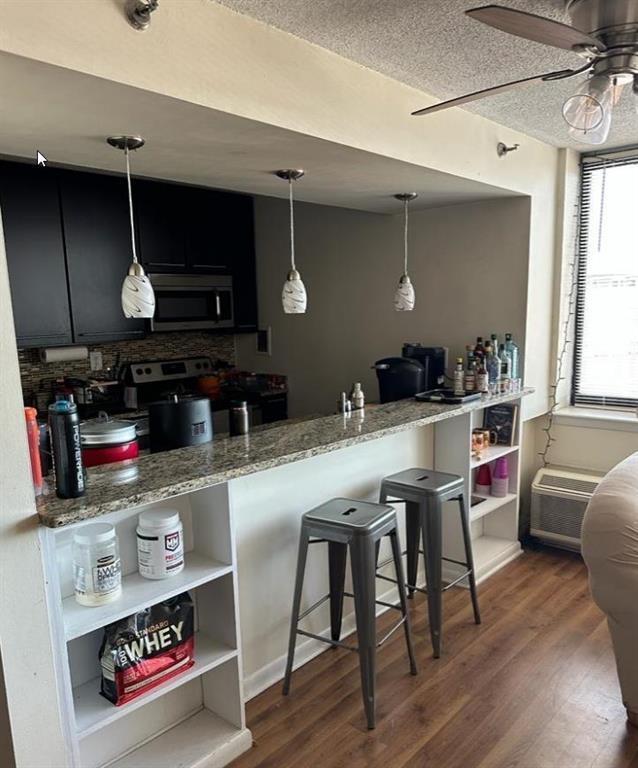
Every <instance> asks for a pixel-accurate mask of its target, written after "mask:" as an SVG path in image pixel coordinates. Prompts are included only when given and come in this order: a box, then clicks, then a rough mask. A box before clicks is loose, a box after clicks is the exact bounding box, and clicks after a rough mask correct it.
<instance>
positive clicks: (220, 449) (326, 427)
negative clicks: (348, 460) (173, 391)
mask: <svg viewBox="0 0 638 768" xmlns="http://www.w3.org/2000/svg"><path fill="white" fill-rule="evenodd" d="M532 391H533V390H531V389H526V390H525V391H524V392H523V393H516V394H507V395H500V396H495V397H490V398H488V399H482V400H475V401H472V402H470V403H467V404H465V405H445V404H439V403H421V402H417V401H415V400H400V401H398V402H394V403H386V404H384V405H369V406H367V407H366V408H365V409H364V410H362V411H354V412H353V413H352V414H348V415H346V416H343V415H334V416H323V417H317V418H313V419H310V420H292V421H290V422H282V423H280V424H279V423H275V424H273V425H270V426H269V428H267V429H264V428H261V429H257V430H256V431H255V432H253V433H251V434H249V435H246V436H240V437H223V438H221V439H219V438H216V439H214V440H213V442H212V443H208V444H206V445H202V446H194V447H190V448H182V449H178V450H174V451H168V452H166V453H158V454H152V455H147V456H142V457H140V458H138V459H129V460H127V461H123V462H119V463H117V464H109V465H105V466H102V467H96V468H92V469H89V470H88V473H87V474H88V477H87V492H86V495H85V496H82V497H80V498H77V499H59V498H57V496H56V495H55V491H54V490H53V489H52V488H51V489H49V490H48V491H46V492H45V493H44V494H42V495H41V496H39V497H38V499H37V509H38V516H39V518H40V522H41V523H42V524H43V525H46V526H48V527H50V528H57V527H60V526H64V525H69V524H72V523H77V522H80V521H82V520H88V519H90V518H94V517H98V516H100V515H104V514H107V513H109V512H115V511H118V510H123V509H128V508H130V507H137V506H140V505H143V504H150V503H153V502H157V501H161V500H164V499H168V498H171V497H173V496H177V495H180V494H184V493H189V492H191V491H196V490H199V489H201V488H206V487H208V486H211V485H216V484H218V483H224V482H227V481H229V480H231V479H233V478H238V477H242V476H244V475H249V474H252V473H255V472H261V471H263V470H268V469H272V468H274V467H279V466H282V465H285V464H290V463H291V462H296V461H301V460H303V459H309V458H312V457H313V456H320V455H322V454H325V453H329V452H331V451H336V450H339V449H341V448H347V447H350V446H354V445H357V444H360V443H365V442H368V441H370V440H377V439H379V438H382V437H386V436H389V435H392V434H396V433H399V432H404V431H406V430H409V429H414V428H416V427H423V426H427V425H430V424H435V423H437V422H440V421H443V420H446V419H453V418H456V417H458V416H461V415H463V414H467V413H471V412H475V411H478V410H481V409H484V408H485V407H486V406H488V405H495V404H499V403H506V402H512V401H515V400H518V399H520V398H521V396H522V395H525V394H529V393H531V392H532Z"/></svg>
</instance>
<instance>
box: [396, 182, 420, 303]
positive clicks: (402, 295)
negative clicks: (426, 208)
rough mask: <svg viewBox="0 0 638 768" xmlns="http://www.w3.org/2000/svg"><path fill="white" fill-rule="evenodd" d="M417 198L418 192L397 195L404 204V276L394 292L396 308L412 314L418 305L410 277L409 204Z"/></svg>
mask: <svg viewBox="0 0 638 768" xmlns="http://www.w3.org/2000/svg"><path fill="white" fill-rule="evenodd" d="M416 196H417V195H416V192H404V193H403V194H400V195H395V197H396V199H397V200H401V201H402V202H403V274H402V275H401V277H400V278H399V284H398V285H397V288H396V291H395V292H394V308H395V309H396V311H397V312H411V311H412V310H413V309H414V305H415V303H416V295H415V293H414V286H413V285H412V281H411V280H410V276H409V275H408V203H409V202H410V200H414V198H415V197H416Z"/></svg>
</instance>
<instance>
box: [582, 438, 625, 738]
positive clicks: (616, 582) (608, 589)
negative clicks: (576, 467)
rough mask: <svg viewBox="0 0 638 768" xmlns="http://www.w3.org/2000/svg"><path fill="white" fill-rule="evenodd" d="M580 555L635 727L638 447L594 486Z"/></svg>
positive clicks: (584, 526)
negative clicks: (604, 620) (602, 616)
mask: <svg viewBox="0 0 638 768" xmlns="http://www.w3.org/2000/svg"><path fill="white" fill-rule="evenodd" d="M583 557H584V558H585V562H586V563H587V568H588V569H589V583H590V588H591V593H592V596H593V598H594V600H595V602H596V604H597V605H598V606H599V607H600V608H601V609H602V610H603V611H604V612H605V614H606V615H607V624H608V626H609V631H610V634H611V639H612V643H613V646H614V653H615V656H616V667H617V669H618V678H619V680H620V688H621V691H622V697H623V703H624V705H625V707H626V708H627V719H628V720H629V722H630V723H632V724H633V725H635V726H637V727H638V453H634V454H633V455H632V456H630V457H629V458H627V459H625V460H624V461H623V462H621V463H620V464H618V466H616V467H614V469H612V470H611V472H609V474H608V475H607V476H606V477H605V479H604V480H603V481H602V482H601V483H600V485H599V486H598V488H597V489H596V492H595V493H594V496H593V498H592V500H591V501H590V503H589V506H588V507H587V512H586V513H585V519H584V521H583Z"/></svg>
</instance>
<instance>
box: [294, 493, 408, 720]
mask: <svg viewBox="0 0 638 768" xmlns="http://www.w3.org/2000/svg"><path fill="white" fill-rule="evenodd" d="M384 536H389V537H390V542H391V544H392V558H390V559H391V560H393V561H394V566H395V569H396V578H397V586H398V589H399V605H398V606H396V605H392V604H391V603H386V602H383V601H381V600H377V599H376V582H375V578H376V548H377V543H378V542H380V541H381V539H382V538H383V537H384ZM311 539H312V540H311ZM321 542H327V543H328V556H329V572H330V593H329V594H327V595H325V596H324V597H323V598H321V599H320V600H318V601H317V602H316V603H314V605H311V606H310V608H308V609H307V610H305V611H304V612H303V613H301V614H300V613H299V609H300V605H301V594H302V590H303V580H304V571H305V569H306V555H307V553H308V545H309V544H318V543H321ZM348 547H349V548H350V565H351V568H352V584H353V592H352V593H350V592H346V591H345V590H344V587H345V575H346V556H347V552H348ZM344 596H345V597H352V598H354V605H355V616H356V623H357V638H358V647H357V646H351V645H347V644H346V643H343V642H341V640H340V636H341V619H342V616H343V598H344ZM326 600H330V620H331V625H330V626H331V632H330V635H331V636H330V638H327V637H322V636H321V635H315V634H313V633H312V632H306V631H305V630H303V629H299V628H298V624H299V621H300V620H301V619H303V618H304V617H305V616H307V615H308V614H309V613H310V612H311V611H314V610H315V609H316V608H318V607H319V606H320V605H322V604H323V603H325V602H326ZM375 605H383V606H385V607H386V608H392V609H394V610H398V611H400V613H401V619H400V620H399V621H398V622H397V623H396V624H395V625H394V626H393V627H392V629H391V630H390V631H389V632H388V633H387V634H386V635H385V637H383V638H382V639H381V640H380V641H379V642H377V638H376V627H375V613H376V612H375ZM407 606H408V604H407V599H406V594H405V585H404V577H403V565H402V562H401V546H400V544H399V538H398V532H397V519H396V513H395V511H394V508H393V507H391V506H389V505H387V504H373V503H370V502H365V501H354V500H352V499H342V498H338V499H332V500H330V501H328V502H326V503H325V504H321V505H320V506H319V507H316V508H315V509H313V510H311V511H310V512H306V514H305V515H303V517H302V522H301V534H300V537H299V554H298V559H297V574H296V577H295V593H294V599H293V607H292V619H291V622H290V641H289V645H288V662H287V664H286V676H285V678H284V687H283V693H284V695H287V694H288V692H289V691H290V678H291V675H292V665H293V661H294V655H295V641H296V636H297V635H304V636H306V637H311V638H313V639H315V640H321V642H324V643H329V644H330V645H331V646H333V648H336V647H337V646H339V647H341V648H347V649H348V650H351V651H356V652H358V653H359V667H360V672H361V691H362V694H363V704H364V707H365V713H366V718H367V721H368V728H370V729H372V728H374V727H375V669H376V667H375V664H376V659H375V657H376V649H377V648H378V647H379V646H380V645H382V644H383V643H384V642H385V641H386V640H387V639H388V638H389V637H390V635H392V634H393V633H394V632H395V631H396V630H397V629H398V628H399V627H400V626H401V625H402V624H403V628H404V632H405V642H406V646H407V650H408V656H409V659H410V672H411V673H412V674H413V675H416V673H417V668H416V661H415V659H414V651H413V648H412V638H411V635H410V618H409V614H408V607H407Z"/></svg>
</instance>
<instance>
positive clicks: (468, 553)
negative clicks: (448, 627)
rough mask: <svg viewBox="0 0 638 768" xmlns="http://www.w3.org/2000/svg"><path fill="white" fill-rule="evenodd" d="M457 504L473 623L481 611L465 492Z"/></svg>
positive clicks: (478, 618)
mask: <svg viewBox="0 0 638 768" xmlns="http://www.w3.org/2000/svg"><path fill="white" fill-rule="evenodd" d="M459 506H460V508H461V526H462V528H463V544H464V545H465V561H466V562H467V567H468V569H469V571H470V573H469V582H470V594H471V595H472V608H473V609H474V623H475V624H480V623H481V612H480V611H479V603H478V594H477V591H476V577H475V575H474V554H473V553H472V537H471V535H470V521H469V519H468V514H467V508H466V506H465V494H463V493H462V494H461V495H460V496H459Z"/></svg>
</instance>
